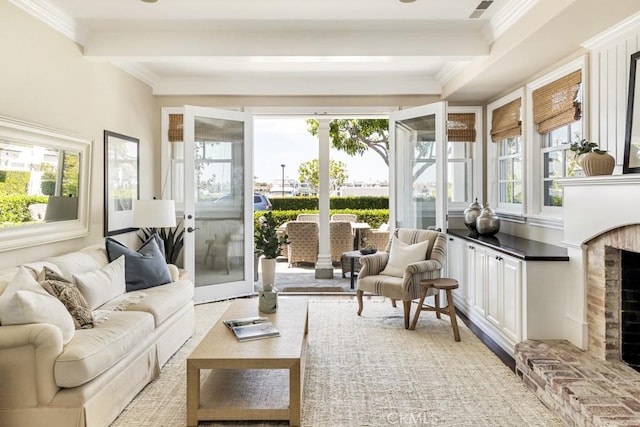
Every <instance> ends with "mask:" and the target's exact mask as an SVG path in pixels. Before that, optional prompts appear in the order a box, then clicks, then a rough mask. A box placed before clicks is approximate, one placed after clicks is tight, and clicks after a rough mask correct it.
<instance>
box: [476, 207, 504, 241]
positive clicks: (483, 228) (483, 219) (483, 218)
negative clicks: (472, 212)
mask: <svg viewBox="0 0 640 427" xmlns="http://www.w3.org/2000/svg"><path fill="white" fill-rule="evenodd" d="M476 230H477V231H478V233H479V234H482V235H483V236H492V235H494V234H496V233H497V232H498V231H499V230H500V218H498V215H496V213H495V211H494V210H493V209H491V208H490V207H489V205H486V206H485V207H484V209H482V211H481V212H480V215H479V216H478V218H476Z"/></svg>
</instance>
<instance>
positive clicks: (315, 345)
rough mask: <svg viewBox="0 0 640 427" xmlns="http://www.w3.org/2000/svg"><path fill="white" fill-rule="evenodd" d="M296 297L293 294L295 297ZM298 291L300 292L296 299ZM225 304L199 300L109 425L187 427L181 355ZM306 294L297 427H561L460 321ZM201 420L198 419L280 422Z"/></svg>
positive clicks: (272, 423)
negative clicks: (179, 339)
mask: <svg viewBox="0 0 640 427" xmlns="http://www.w3.org/2000/svg"><path fill="white" fill-rule="evenodd" d="M295 298H298V297H295ZM299 298H303V297H299ZM227 304H229V303H228V302H223V303H212V304H203V305H198V306H197V307H196V319H197V332H196V334H195V335H194V337H193V338H192V339H191V340H189V341H188V342H187V343H186V344H185V346H184V347H183V348H182V349H181V350H180V351H178V353H176V355H175V356H174V357H173V358H172V359H171V360H170V361H169V362H168V363H167V365H165V367H164V368H163V370H162V373H161V374H160V377H159V378H158V379H157V380H155V381H154V382H153V383H151V384H149V385H148V386H147V387H146V388H145V389H144V390H143V391H142V392H141V393H140V395H139V396H138V397H136V399H135V400H133V401H132V402H131V403H130V404H129V406H128V407H127V408H126V409H125V410H124V411H123V413H122V414H121V415H120V417H119V418H118V419H117V420H116V421H115V422H114V423H113V424H112V426H114V427H124V426H126V427H142V426H144V427H150V426H154V427H156V426H166V427H169V426H184V425H186V408H185V405H186V403H185V358H186V357H187V355H188V354H189V353H190V352H191V350H192V349H193V348H194V347H195V345H196V344H197V343H198V342H199V340H200V339H201V337H202V336H203V335H204V333H206V331H207V330H208V328H209V327H210V325H211V324H212V323H213V322H214V321H215V320H216V319H217V318H218V317H219V316H220V314H221V313H222V312H223V310H224V309H225V308H226V307H227ZM356 311H357V304H356V302H355V301H351V300H344V299H337V298H336V299H323V300H316V301H314V300H311V299H310V301H309V353H308V360H307V366H306V375H305V382H304V399H303V415H302V418H303V422H302V425H303V426H309V427H312V426H313V427H317V426H327V427H335V426H389V425H426V426H474V427H475V426H492V427H493V426H505V427H506V426H509V427H511V426H545V427H549V426H563V425H564V423H563V422H562V421H561V420H560V419H559V418H557V417H556V416H555V415H554V414H553V413H552V412H550V411H549V410H548V409H547V408H546V407H545V406H544V405H543V404H542V403H541V402H540V401H539V400H538V399H537V398H536V397H535V395H534V394H533V393H532V392H530V391H529V390H528V389H527V388H526V387H525V385H524V384H523V383H522V381H521V380H520V379H519V378H518V377H517V376H516V375H515V374H514V373H513V372H511V371H510V370H509V369H508V368H507V367H506V366H505V365H504V364H503V363H502V362H500V360H499V359H498V358H497V357H496V356H495V355H494V354H493V353H491V351H489V350H488V349H487V348H486V347H485V346H484V345H483V344H482V343H481V342H480V341H479V340H478V339H477V338H476V337H475V335H473V333H472V332H471V331H469V329H468V328H467V327H466V326H465V325H464V324H463V323H462V322H459V323H458V324H459V326H460V336H461V339H462V341H461V342H455V341H454V340H453V335H452V332H451V326H450V323H449V320H448V319H447V318H446V316H443V319H440V320H438V319H436V318H435V316H434V315H433V313H423V314H422V315H421V317H420V320H419V322H418V325H417V328H416V330H415V331H408V330H405V329H404V327H403V319H402V308H401V306H400V307H398V308H393V307H391V304H390V303H389V302H388V301H382V300H379V301H377V300H365V306H364V311H363V313H362V316H360V317H359V316H357V314H356ZM283 425H288V423H287V422H275V421H265V422H224V423H221V422H216V423H214V422H204V423H200V426H204V427H209V426H255V427H259V426H283Z"/></svg>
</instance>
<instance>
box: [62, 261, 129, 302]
mask: <svg viewBox="0 0 640 427" xmlns="http://www.w3.org/2000/svg"><path fill="white" fill-rule="evenodd" d="M124 263H125V261H124V255H122V256H121V257H119V258H118V259H116V260H114V261H113V262H111V263H109V264H107V265H106V266H104V267H102V268H101V269H100V270H95V271H90V272H88V273H79V274H74V275H73V280H74V281H75V283H76V286H77V287H78V289H80V293H81V294H82V296H83V297H84V299H85V300H87V304H88V305H89V310H91V311H93V310H95V309H96V308H98V307H100V306H101V305H102V304H104V303H106V302H107V301H111V300H112V299H113V298H115V297H117V296H119V295H122V294H124V293H125V290H126V286H127V285H126V282H125V279H124V271H125V269H124Z"/></svg>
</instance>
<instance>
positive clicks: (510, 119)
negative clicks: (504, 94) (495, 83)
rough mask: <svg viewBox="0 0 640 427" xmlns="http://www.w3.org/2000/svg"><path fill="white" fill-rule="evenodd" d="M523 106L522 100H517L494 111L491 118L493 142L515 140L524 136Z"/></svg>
mask: <svg viewBox="0 0 640 427" xmlns="http://www.w3.org/2000/svg"><path fill="white" fill-rule="evenodd" d="M521 105H522V98H517V99H514V100H513V101H511V102H509V103H507V104H504V105H503V106H501V107H498V108H496V109H495V110H493V114H492V117H491V140H492V141H493V142H499V141H501V140H503V139H506V138H515V137H518V136H520V135H521V134H522V121H521V120H520V107H521Z"/></svg>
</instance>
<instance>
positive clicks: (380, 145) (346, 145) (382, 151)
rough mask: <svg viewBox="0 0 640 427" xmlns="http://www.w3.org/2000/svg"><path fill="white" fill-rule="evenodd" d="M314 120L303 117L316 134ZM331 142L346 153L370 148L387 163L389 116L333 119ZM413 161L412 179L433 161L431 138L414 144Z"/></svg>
mask: <svg viewBox="0 0 640 427" xmlns="http://www.w3.org/2000/svg"><path fill="white" fill-rule="evenodd" d="M318 127H319V124H318V121H317V120H315V119H307V130H308V131H309V133H311V135H313V136H318ZM329 136H330V137H331V146H332V147H333V148H335V149H337V150H340V151H344V152H345V153H347V154H348V155H350V156H355V155H356V154H359V155H363V154H364V153H365V152H366V151H367V150H368V149H372V150H373V151H375V152H376V153H378V155H380V157H382V160H384V162H385V163H386V164H387V166H389V120H388V119H336V120H332V121H331V123H329ZM414 155H415V158H416V165H415V169H414V172H413V180H414V181H415V180H417V179H418V177H419V176H420V175H422V173H423V172H424V171H425V170H427V169H428V168H429V167H431V166H434V165H435V143H434V141H433V138H428V137H426V138H421V139H419V141H418V142H417V143H416V146H415V154H414Z"/></svg>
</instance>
